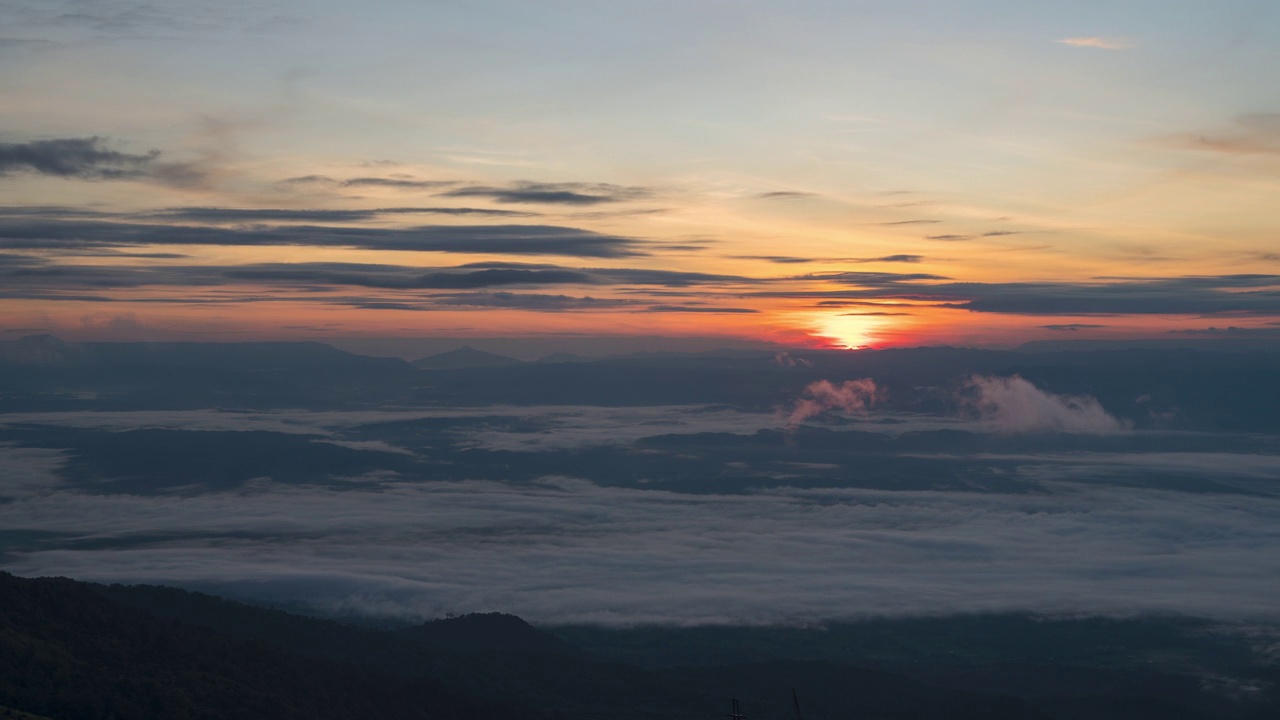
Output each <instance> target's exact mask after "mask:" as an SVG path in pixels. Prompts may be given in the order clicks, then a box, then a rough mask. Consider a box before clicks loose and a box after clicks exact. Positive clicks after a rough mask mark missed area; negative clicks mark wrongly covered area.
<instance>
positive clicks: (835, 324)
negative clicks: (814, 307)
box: [813, 313, 885, 349]
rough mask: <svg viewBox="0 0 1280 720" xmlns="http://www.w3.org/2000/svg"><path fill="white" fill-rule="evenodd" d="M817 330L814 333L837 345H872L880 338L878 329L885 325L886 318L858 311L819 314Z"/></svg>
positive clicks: (816, 319) (848, 346) (853, 347)
mask: <svg viewBox="0 0 1280 720" xmlns="http://www.w3.org/2000/svg"><path fill="white" fill-rule="evenodd" d="M814 320H815V324H816V325H817V330H815V331H814V333H813V334H814V335H816V336H818V337H821V338H826V339H829V340H831V341H832V342H833V344H835V345H836V346H837V347H842V348H850V349H856V348H863V347H872V346H874V345H875V344H876V341H877V340H878V339H879V337H878V335H877V332H876V331H877V330H880V329H882V328H883V327H884V325H885V320H884V318H879V317H869V316H867V315H862V314H858V313H839V314H834V315H827V314H824V315H819V316H817V317H816V318H814Z"/></svg>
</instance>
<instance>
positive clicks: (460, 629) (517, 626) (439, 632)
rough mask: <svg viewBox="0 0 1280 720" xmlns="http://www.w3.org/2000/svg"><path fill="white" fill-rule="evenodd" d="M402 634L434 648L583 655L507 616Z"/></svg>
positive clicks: (477, 616)
mask: <svg viewBox="0 0 1280 720" xmlns="http://www.w3.org/2000/svg"><path fill="white" fill-rule="evenodd" d="M402 632H404V633H406V634H413V635H415V636H417V637H418V638H420V639H422V640H425V641H426V642H429V643H432V644H433V645H438V646H440V647H445V648H450V649H453V650H463V651H467V652H475V651H490V650H501V651H503V652H521V653H530V654H538V653H544V654H552V655H582V654H583V653H582V651H581V650H579V649H578V648H576V647H574V646H572V645H570V644H569V643H567V642H565V641H563V640H561V639H560V638H557V637H556V636H554V635H551V634H548V633H545V632H543V631H541V630H538V629H537V628H535V627H533V626H532V625H530V624H529V623H527V622H525V621H524V620H522V619H521V618H518V617H516V616H515V615H507V614H505V613H472V614H470V615H460V616H456V617H449V618H445V619H443V620H432V621H431V622H427V623H424V624H422V625H419V626H417V627H415V628H413V629H411V630H405V631H402Z"/></svg>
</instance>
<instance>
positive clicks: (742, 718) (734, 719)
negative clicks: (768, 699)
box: [729, 698, 747, 720]
mask: <svg viewBox="0 0 1280 720" xmlns="http://www.w3.org/2000/svg"><path fill="white" fill-rule="evenodd" d="M729 702H731V703H733V710H732V711H731V712H730V713H729V720H747V716H746V715H743V714H742V708H740V707H738V698H733V699H732V700H730V701H729Z"/></svg>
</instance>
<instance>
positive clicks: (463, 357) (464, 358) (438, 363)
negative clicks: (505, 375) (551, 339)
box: [413, 345, 521, 370]
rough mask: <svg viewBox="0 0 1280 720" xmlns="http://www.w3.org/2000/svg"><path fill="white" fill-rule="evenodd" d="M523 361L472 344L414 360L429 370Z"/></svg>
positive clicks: (510, 363) (499, 365)
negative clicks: (476, 347) (474, 346)
mask: <svg viewBox="0 0 1280 720" xmlns="http://www.w3.org/2000/svg"><path fill="white" fill-rule="evenodd" d="M520 362H521V361H520V360H517V359H515V358H511V357H507V356H505V355H498V354H496V353H490V352H485V351H483V350H477V349H475V348H473V347H471V346H470V345H463V346H462V347H460V348H458V349H457V350H450V351H449V352H444V353H440V354H438V355H430V356H428V357H424V358H420V359H418V360H414V361H413V364H414V365H416V366H418V367H420V368H425V369H428V370H448V369H456V368H477V367H502V366H504V365H518V364H519V363H520Z"/></svg>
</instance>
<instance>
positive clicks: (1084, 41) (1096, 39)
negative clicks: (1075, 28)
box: [1058, 35, 1134, 50]
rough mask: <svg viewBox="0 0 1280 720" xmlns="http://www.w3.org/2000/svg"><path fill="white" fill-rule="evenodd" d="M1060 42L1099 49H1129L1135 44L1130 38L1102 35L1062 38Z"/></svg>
mask: <svg viewBox="0 0 1280 720" xmlns="http://www.w3.org/2000/svg"><path fill="white" fill-rule="evenodd" d="M1058 43H1059V44H1062V45H1070V46H1071V47H1082V48H1097V49H1099V50H1129V49H1131V48H1133V46H1134V44H1133V41H1132V40H1129V39H1128V38H1121V37H1101V36H1097V35H1086V36H1081V37H1069V38H1062V39H1061V40H1059V41H1058Z"/></svg>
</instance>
